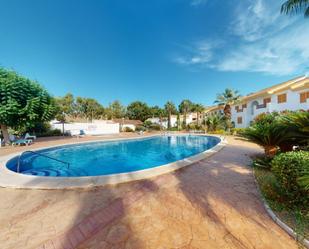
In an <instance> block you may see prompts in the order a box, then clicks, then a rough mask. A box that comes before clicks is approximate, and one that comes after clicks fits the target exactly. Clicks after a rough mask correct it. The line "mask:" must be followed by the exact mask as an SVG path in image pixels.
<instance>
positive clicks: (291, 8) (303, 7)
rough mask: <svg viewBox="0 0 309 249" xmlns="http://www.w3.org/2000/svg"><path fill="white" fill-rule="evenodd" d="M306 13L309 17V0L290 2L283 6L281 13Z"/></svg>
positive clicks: (290, 0) (292, 0) (289, 0)
mask: <svg viewBox="0 0 309 249" xmlns="http://www.w3.org/2000/svg"><path fill="white" fill-rule="evenodd" d="M300 12H301V13H302V12H304V16H305V17H309V0H288V1H286V2H284V4H282V6H281V13H285V14H298V13H300Z"/></svg>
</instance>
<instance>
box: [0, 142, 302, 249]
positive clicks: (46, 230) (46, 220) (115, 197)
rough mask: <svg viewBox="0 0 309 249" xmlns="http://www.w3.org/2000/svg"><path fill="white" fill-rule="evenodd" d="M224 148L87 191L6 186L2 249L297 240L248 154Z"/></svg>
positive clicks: (235, 145)
mask: <svg viewBox="0 0 309 249" xmlns="http://www.w3.org/2000/svg"><path fill="white" fill-rule="evenodd" d="M258 152H260V149H259V148H258V147H257V146H255V145H253V144H250V143H247V142H243V141H240V140H236V139H234V138H229V145H227V146H226V147H225V148H224V149H223V150H221V151H220V152H218V153H217V154H215V155H214V156H212V157H211V158H208V159H206V160H204V161H201V162H199V163H197V164H194V165H191V166H188V167H186V168H184V169H181V170H178V171H176V172H174V173H171V174H166V175H162V176H159V177H156V178H153V179H148V180H143V181H138V182H131V183H126V184H119V185H116V186H109V187H102V188H96V189H88V190H50V191H49V190H14V189H0V199H1V202H0V245H1V249H9V248H10V249H16V248H23V249H26V248H42V249H43V248H45V249H47V248H52V249H55V248H65V249H66V248H68V249H71V248H79V249H82V248H89V249H90V248H96V249H104V248H113V249H116V248H117V249H121V248H125V249H139V248H145V249H146V248H147V249H148V248H149V249H151V248H154V249H159V248H182V249H184V248H192V249H193V248H201V249H204V248H206V249H212V248H218V249H219V248H220V249H223V248H228V249H231V248H256V249H258V248H261V249H268V248H274V249H276V248H278V249H285V248H286V249H293V248H297V244H296V243H295V242H294V241H293V240H292V239H291V238H290V237H289V236H288V235H287V234H286V233H285V232H284V231H283V230H281V228H279V227H278V226H277V225H276V224H275V223H274V222H273V221H272V220H271V219H270V218H269V217H268V215H267V213H266V212H265V210H264V208H263V205H262V202H261V199H260V196H259V194H258V191H257V189H256V186H255V183H254V178H253V175H252V170H251V168H249V167H247V165H249V164H250V158H249V156H250V155H253V154H255V153H258Z"/></svg>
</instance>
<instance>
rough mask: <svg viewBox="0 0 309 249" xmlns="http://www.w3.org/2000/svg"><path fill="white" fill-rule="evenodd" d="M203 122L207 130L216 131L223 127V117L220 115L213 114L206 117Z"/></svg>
mask: <svg viewBox="0 0 309 249" xmlns="http://www.w3.org/2000/svg"><path fill="white" fill-rule="evenodd" d="M205 124H206V125H207V127H208V130H209V131H216V130H218V129H220V128H222V127H223V125H224V118H223V116H222V115H219V114H213V115H210V116H208V117H206V119H205Z"/></svg>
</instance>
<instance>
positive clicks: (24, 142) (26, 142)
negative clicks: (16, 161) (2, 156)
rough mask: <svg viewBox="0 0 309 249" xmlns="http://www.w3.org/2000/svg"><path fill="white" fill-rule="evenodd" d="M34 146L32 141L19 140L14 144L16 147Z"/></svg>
mask: <svg viewBox="0 0 309 249" xmlns="http://www.w3.org/2000/svg"><path fill="white" fill-rule="evenodd" d="M30 144H32V140H31V139H18V140H15V141H13V142H12V145H13V146H15V145H19V146H21V145H30Z"/></svg>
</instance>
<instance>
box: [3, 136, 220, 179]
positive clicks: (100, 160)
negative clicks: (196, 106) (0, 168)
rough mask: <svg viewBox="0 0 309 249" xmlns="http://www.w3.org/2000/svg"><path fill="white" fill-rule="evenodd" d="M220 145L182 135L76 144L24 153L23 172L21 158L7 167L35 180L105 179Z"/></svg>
mask: <svg viewBox="0 0 309 249" xmlns="http://www.w3.org/2000/svg"><path fill="white" fill-rule="evenodd" d="M219 142H220V139H219V138H217V137H212V136H194V135H181V136H155V137H150V138H142V139H134V140H118V141H105V142H91V143H82V144H73V145H65V146H58V147H53V148H48V149H42V150H38V151H36V152H38V153H40V154H42V155H44V156H41V155H38V154H33V153H31V152H29V153H24V154H22V156H21V157H20V163H19V170H17V168H18V167H17V165H18V158H19V156H17V157H14V158H12V159H11V160H9V161H8V162H7V164H6V166H7V168H8V169H9V170H12V171H15V172H17V171H18V172H19V173H21V174H24V175H33V176H49V177H85V176H104V175H111V174H119V173H127V172H133V171H140V170H145V169H150V168H155V167H158V166H161V165H165V164H169V163H172V162H175V161H178V160H181V159H184V158H187V157H191V156H193V155H196V154H199V153H201V152H203V151H206V150H208V149H210V148H212V147H214V146H215V145H217V144H218V143H219ZM45 156H48V157H45ZM51 158H53V159H57V160H61V161H64V162H67V163H69V165H67V164H65V163H63V162H60V161H56V160H53V159H51Z"/></svg>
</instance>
